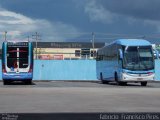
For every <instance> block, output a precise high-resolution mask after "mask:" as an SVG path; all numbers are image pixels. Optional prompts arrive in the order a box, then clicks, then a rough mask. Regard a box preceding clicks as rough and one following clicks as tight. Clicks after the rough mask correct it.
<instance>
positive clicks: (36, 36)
mask: <svg viewBox="0 0 160 120" xmlns="http://www.w3.org/2000/svg"><path fill="white" fill-rule="evenodd" d="M32 36H33V37H35V38H34V39H35V40H36V59H37V58H38V56H37V42H38V40H39V38H38V37H39V36H40V35H39V34H38V33H37V32H36V33H35V35H32Z"/></svg>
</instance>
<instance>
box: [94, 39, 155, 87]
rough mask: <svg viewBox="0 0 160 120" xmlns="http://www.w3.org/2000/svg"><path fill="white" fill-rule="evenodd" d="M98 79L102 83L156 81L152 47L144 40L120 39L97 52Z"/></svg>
mask: <svg viewBox="0 0 160 120" xmlns="http://www.w3.org/2000/svg"><path fill="white" fill-rule="evenodd" d="M96 69H97V77H98V79H100V80H101V81H102V83H108V82H111V81H116V82H117V83H119V84H121V85H126V84H127V82H140V83H141V85H142V86H146V85H147V82H148V81H153V80H154V79H155V64H154V54H153V49H152V45H151V43H150V42H148V41H146V40H142V39H119V40H116V41H114V42H112V43H111V44H108V45H106V46H104V47H103V48H100V49H99V50H98V51H97V62H96Z"/></svg>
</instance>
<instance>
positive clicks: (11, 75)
mask: <svg viewBox="0 0 160 120" xmlns="http://www.w3.org/2000/svg"><path fill="white" fill-rule="evenodd" d="M2 78H3V80H8V79H9V80H28V79H32V78H33V73H3V74H2Z"/></svg>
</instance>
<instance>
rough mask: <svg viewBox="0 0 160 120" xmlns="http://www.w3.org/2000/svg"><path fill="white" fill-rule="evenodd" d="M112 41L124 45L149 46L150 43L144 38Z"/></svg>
mask: <svg viewBox="0 0 160 120" xmlns="http://www.w3.org/2000/svg"><path fill="white" fill-rule="evenodd" d="M114 43H117V44H120V45H124V46H149V45H151V43H150V42H149V41H147V40H144V39H118V40H116V41H114Z"/></svg>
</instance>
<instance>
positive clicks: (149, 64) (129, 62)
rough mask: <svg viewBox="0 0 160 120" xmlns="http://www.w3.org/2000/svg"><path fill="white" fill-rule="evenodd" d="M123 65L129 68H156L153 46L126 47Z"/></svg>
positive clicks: (134, 69) (138, 69) (140, 69)
mask: <svg viewBox="0 0 160 120" xmlns="http://www.w3.org/2000/svg"><path fill="white" fill-rule="evenodd" d="M123 67H124V68H125V69H128V70H133V71H142V70H152V69H154V59H153V53H152V47H151V46H147V47H144V46H140V47H137V46H136V47H131V46H129V47H128V46H126V47H125V49H124V62H123Z"/></svg>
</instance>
